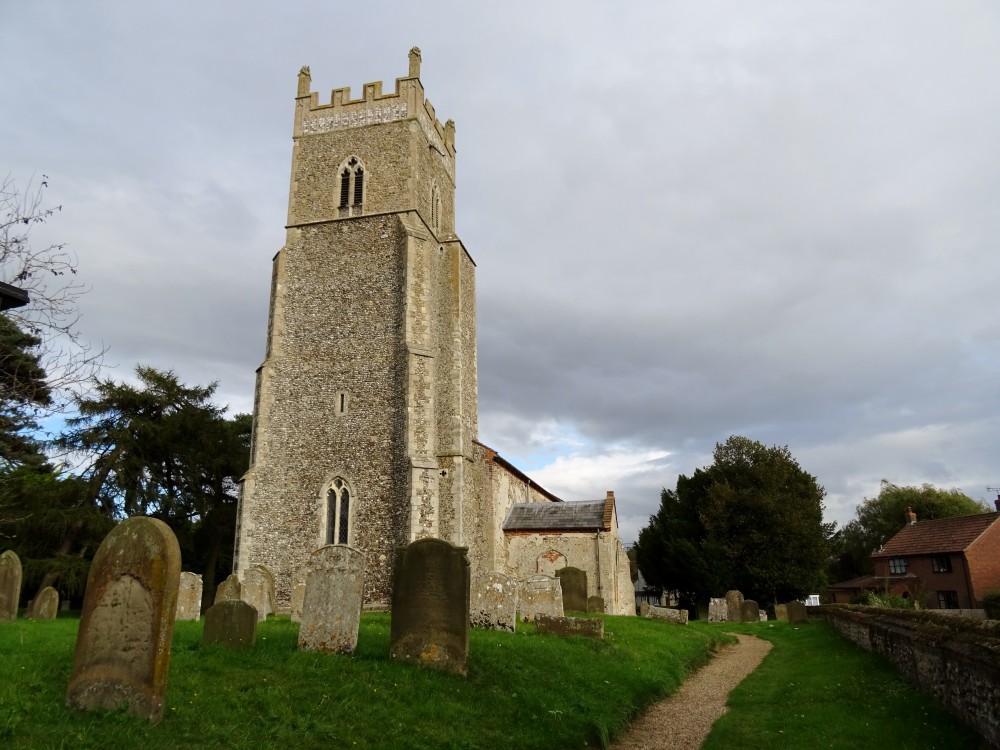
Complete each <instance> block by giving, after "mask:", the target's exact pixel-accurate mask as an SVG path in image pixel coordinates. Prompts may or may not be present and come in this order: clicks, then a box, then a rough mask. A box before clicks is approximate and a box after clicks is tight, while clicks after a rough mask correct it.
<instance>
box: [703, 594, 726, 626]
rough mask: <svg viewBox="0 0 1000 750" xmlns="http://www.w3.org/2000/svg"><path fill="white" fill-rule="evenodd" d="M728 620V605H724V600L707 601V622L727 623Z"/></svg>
mask: <svg viewBox="0 0 1000 750" xmlns="http://www.w3.org/2000/svg"><path fill="white" fill-rule="evenodd" d="M728 620H729V605H728V604H727V603H726V600H725V599H724V598H721V597H719V598H715V599H709V600H708V621H709V622H728Z"/></svg>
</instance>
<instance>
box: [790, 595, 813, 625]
mask: <svg viewBox="0 0 1000 750" xmlns="http://www.w3.org/2000/svg"><path fill="white" fill-rule="evenodd" d="M785 606H786V607H787V608H788V621H789V622H790V623H792V624H793V625H799V624H801V623H803V622H807V621H808V620H809V614H808V612H806V605H805V604H803V603H802V602H799V601H792V602H788V604H786V605H785Z"/></svg>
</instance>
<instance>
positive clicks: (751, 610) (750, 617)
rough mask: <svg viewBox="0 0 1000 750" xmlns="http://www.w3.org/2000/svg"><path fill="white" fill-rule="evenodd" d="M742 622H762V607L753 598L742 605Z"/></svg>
mask: <svg viewBox="0 0 1000 750" xmlns="http://www.w3.org/2000/svg"><path fill="white" fill-rule="evenodd" d="M740 622H760V607H758V606H757V602H755V601H754V600H753V599H747V600H746V601H744V602H743V605H742V606H741V607H740Z"/></svg>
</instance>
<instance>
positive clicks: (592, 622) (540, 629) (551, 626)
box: [535, 615, 604, 638]
mask: <svg viewBox="0 0 1000 750" xmlns="http://www.w3.org/2000/svg"><path fill="white" fill-rule="evenodd" d="M535 632H536V633H539V634H542V635H558V636H562V637H568V636H572V635H578V636H582V637H584V638H603V637H604V620H602V619H601V618H599V617H549V616H547V615H539V616H538V617H536V618H535Z"/></svg>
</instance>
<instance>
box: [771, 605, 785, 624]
mask: <svg viewBox="0 0 1000 750" xmlns="http://www.w3.org/2000/svg"><path fill="white" fill-rule="evenodd" d="M774 619H775V620H777V621H778V622H788V605H787V604H775V605H774Z"/></svg>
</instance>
